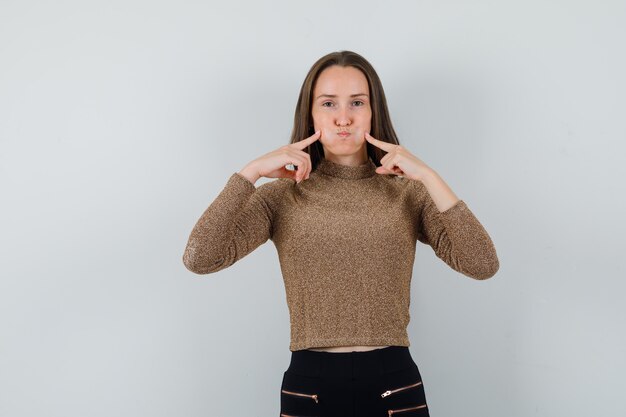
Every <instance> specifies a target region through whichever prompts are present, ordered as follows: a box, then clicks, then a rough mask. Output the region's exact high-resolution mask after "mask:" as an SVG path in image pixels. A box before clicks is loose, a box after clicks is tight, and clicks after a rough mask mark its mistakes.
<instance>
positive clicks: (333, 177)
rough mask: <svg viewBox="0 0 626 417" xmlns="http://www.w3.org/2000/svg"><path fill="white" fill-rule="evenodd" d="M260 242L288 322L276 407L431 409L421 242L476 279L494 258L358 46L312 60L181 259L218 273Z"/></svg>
mask: <svg viewBox="0 0 626 417" xmlns="http://www.w3.org/2000/svg"><path fill="white" fill-rule="evenodd" d="M289 165H293V166H295V168H292V169H288V168H287V167H288V166H289ZM260 177H267V178H277V180H275V181H271V182H267V183H265V184H262V185H260V186H259V187H256V186H255V185H254V184H255V183H256V181H257V180H258V179H259V178H260ZM268 239H271V240H272V241H273V242H274V244H275V245H276V248H277V251H278V256H279V261H280V267H281V272H282V275H283V280H284V283H285V291H286V299H287V304H288V307H289V314H290V325H291V343H290V346H289V349H290V351H291V361H290V364H289V367H288V368H287V370H286V371H285V372H284V374H283V380H282V386H281V392H280V395H281V396H280V398H281V411H280V412H281V416H282V417H291V416H294V417H300V416H318V417H320V416H342V417H346V416H358V417H368V416H371V417H376V416H378V417H383V416H391V415H396V414H397V415H399V416H402V417H404V416H407V417H408V416H428V415H429V411H428V406H427V403H426V398H425V391H424V384H423V382H422V378H421V375H420V372H419V370H418V367H417V365H416V363H415V362H414V361H413V359H412V357H411V354H410V353H409V349H408V347H409V345H410V344H409V338H408V335H407V330H406V329H407V325H408V323H409V303H410V282H411V276H412V271H413V262H414V258H415V249H416V244H417V241H418V240H419V241H420V242H421V243H424V244H427V245H429V246H431V247H432V249H433V251H434V253H435V254H436V256H438V257H439V258H440V259H442V260H443V261H444V262H446V263H447V264H448V265H449V266H450V267H451V268H453V269H454V270H456V271H458V272H460V273H462V274H464V275H466V276H468V277H471V278H474V279H480V280H482V279H486V278H490V277H492V276H493V275H494V274H495V273H496V272H497V270H498V268H499V262H498V257H497V254H496V251H495V247H494V245H493V242H492V240H491V238H490V237H489V235H488V233H487V232H486V230H485V229H484V228H483V226H482V225H481V223H480V222H479V221H478V219H477V218H476V217H475V216H474V214H473V213H472V211H471V210H470V209H469V207H468V206H467V205H466V203H465V202H464V201H463V200H460V199H459V198H457V196H456V195H455V194H454V193H453V192H452V190H451V189H450V187H448V185H447V184H446V183H445V182H444V181H443V179H442V178H441V177H440V176H439V175H438V174H437V173H436V172H435V171H434V170H433V169H432V168H431V167H429V166H428V165H426V164H425V163H424V162H423V161H421V160H420V159H419V158H417V157H416V156H415V155H413V154H412V153H411V152H409V150H408V149H406V148H405V147H403V146H401V145H400V144H399V142H398V139H397V137H396V134H395V131H394V129H393V127H392V124H391V119H390V117H389V112H388V109H387V103H386V99H385V94H384V91H383V87H382V84H381V82H380V80H379V78H378V75H377V74H376V71H374V68H373V67H372V66H371V65H370V63H369V62H368V61H367V60H365V59H364V58H363V57H362V56H360V55H358V54H356V53H354V52H350V51H341V52H334V53H330V54H328V55H326V56H324V57H322V58H320V59H319V60H318V61H317V62H316V63H315V64H314V65H313V66H312V67H311V69H310V71H309V73H308V74H307V76H306V78H305V80H304V83H303V85H302V88H301V90H300V96H299V99H298V103H297V106H296V111H295V120H294V127H293V131H292V136H291V142H290V143H289V144H287V145H284V146H281V147H280V148H278V149H276V150H274V151H272V152H269V153H267V154H265V155H263V156H261V157H259V158H257V159H255V160H253V161H251V162H250V163H248V164H247V165H246V166H245V167H244V168H243V169H242V170H241V171H239V172H235V173H233V174H232V175H231V176H230V178H229V179H228V181H227V183H226V185H225V186H224V188H223V190H222V191H221V192H220V194H219V195H218V196H217V197H216V199H215V200H214V201H213V202H212V203H211V205H210V206H209V207H208V208H207V209H206V211H205V212H204V213H203V214H202V216H201V217H200V219H199V220H198V221H197V223H196V225H195V226H194V228H193V230H192V232H191V235H190V236H189V241H188V243H187V247H186V249H185V252H184V255H183V262H184V264H185V266H186V267H187V268H188V269H189V270H190V271H193V272H195V273H198V274H208V273H214V272H217V271H220V270H222V269H224V268H227V267H229V266H231V265H232V264H233V263H235V262H237V261H238V260H239V259H241V258H243V257H244V256H246V255H247V254H249V253H250V252H252V251H253V250H254V249H256V248H257V247H258V246H260V245H261V244H263V243H264V242H266V241H267V240H268Z"/></svg>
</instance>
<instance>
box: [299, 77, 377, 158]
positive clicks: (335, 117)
mask: <svg viewBox="0 0 626 417" xmlns="http://www.w3.org/2000/svg"><path fill="white" fill-rule="evenodd" d="M311 115H312V117H313V125H314V128H315V130H316V131H317V130H321V136H320V139H319V140H320V142H322V145H323V147H324V152H325V154H326V155H328V152H330V153H332V154H334V155H344V156H345V155H351V154H357V153H361V152H363V149H364V147H365V146H366V141H365V132H370V128H371V122H372V108H371V107H370V97H369V86H368V84H367V78H365V75H364V74H363V73H362V72H361V71H360V70H358V69H357V68H354V67H342V66H339V65H333V66H331V67H328V68H326V69H325V70H324V71H322V72H321V74H320V75H319V76H318V78H317V82H316V83H315V86H314V88H313V101H312V106H311Z"/></svg>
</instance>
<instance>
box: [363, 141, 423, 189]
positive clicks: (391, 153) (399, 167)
mask: <svg viewBox="0 0 626 417" xmlns="http://www.w3.org/2000/svg"><path fill="white" fill-rule="evenodd" d="M365 140H367V141H368V142H369V143H371V144H372V145H374V146H376V147H377V148H380V149H382V150H383V151H385V152H387V154H386V155H385V156H383V157H382V158H381V159H380V163H381V166H379V167H377V168H376V172H377V173H379V174H394V175H401V176H403V177H406V178H409V179H412V180H420V181H421V180H422V178H424V177H425V176H426V175H427V174H428V173H429V172H432V168H430V167H429V166H428V165H426V164H425V163H424V162H423V161H422V160H420V159H419V158H417V157H416V156H415V155H413V154H412V153H411V152H409V151H408V150H407V149H406V148H404V147H403V146H402V145H394V144H393V143H389V142H383V141H382V140H378V139H376V138H374V137H373V136H372V135H370V134H369V133H367V132H365Z"/></svg>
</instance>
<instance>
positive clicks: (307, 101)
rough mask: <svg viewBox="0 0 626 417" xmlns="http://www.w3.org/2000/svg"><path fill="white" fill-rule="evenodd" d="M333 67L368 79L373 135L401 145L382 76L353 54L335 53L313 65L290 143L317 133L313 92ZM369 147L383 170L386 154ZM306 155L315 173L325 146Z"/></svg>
mask: <svg viewBox="0 0 626 417" xmlns="http://www.w3.org/2000/svg"><path fill="white" fill-rule="evenodd" d="M332 65H339V66H342V67H354V68H356V69H358V70H360V71H361V72H362V73H363V74H364V75H365V78H367V84H368V85H369V95H370V106H371V108H372V123H371V130H370V134H371V135H372V136H373V137H375V138H376V139H379V140H382V141H385V142H389V143H393V144H395V145H399V142H398V137H397V136H396V132H395V130H394V129H393V125H392V124H391V118H390V117H389V109H388V108H387V100H386V98H385V91H384V90H383V85H382V83H381V82H380V78H378V74H377V73H376V71H375V70H374V67H373V66H372V64H370V63H369V62H368V61H367V60H366V59H365V58H363V57H362V56H361V55H359V54H357V53H356V52H352V51H338V52H331V53H329V54H327V55H324V56H323V57H321V58H320V59H318V60H317V62H315V64H313V66H312V67H311V69H310V70H309V72H308V74H307V75H306V78H305V79H304V82H303V83H302V87H301V88H300V96H299V97H298V103H297V104H296V111H295V115H294V120H293V130H292V131H291V141H290V143H296V142H299V141H301V140H303V139H306V138H307V137H309V136H311V135H312V134H313V133H315V131H314V130H313V116H312V114H311V104H312V98H313V88H314V87H315V82H316V81H317V78H318V77H319V75H320V74H321V73H322V71H324V70H325V69H326V68H328V67H330V66H332ZM366 146H367V155H368V156H369V157H370V158H371V159H372V161H374V163H375V164H376V165H377V166H380V159H381V158H382V157H383V156H385V154H386V152H385V151H383V150H382V149H380V148H377V147H376V146H373V145H371V144H370V143H369V142H368V143H366ZM304 151H305V152H307V153H308V154H309V155H310V157H311V164H312V169H315V168H316V167H317V164H318V163H319V161H320V159H322V158H323V157H324V148H323V147H322V144H321V143H320V141H319V140H317V141H315V142H314V143H313V144H311V145H309V146H307V147H306V148H305V149H304Z"/></svg>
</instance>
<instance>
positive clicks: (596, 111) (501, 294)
mask: <svg viewBox="0 0 626 417" xmlns="http://www.w3.org/2000/svg"><path fill="white" fill-rule="evenodd" d="M624 21H626V6H625V3H624V2H623V1H606V0H605V1H594V2H592V1H571V0H570V1H565V0H563V1H549V0H547V1H546V0H542V1H539V0H524V1H486V0H483V1H471V2H469V1H441V0H438V1H405V2H399V1H398V2H387V3H384V2H381V1H364V0H360V1H343V2H331V1H317V2H300V1H281V2H256V1H247V2H243V1H231V2H225V1H221V2H213V1H154V0H153V1H137V0H124V1H87V2H85V1H75V0H74V1H55V2H52V1H9V0H0V210H1V216H0V274H1V279H0V416H2V417H5V416H6V417H39V416H47V417H56V416H59V417H61V416H63V417H70V416H72V417H73V416H76V417H78V416H90V417H110V416H120V417H136V416H150V417H161V416H162V417H165V416H185V417H194V416H198V417H200V416H219V417H229V416H255V417H256V416H259V417H265V416H272V415H278V411H279V403H280V394H279V388H280V384H281V378H282V374H283V372H284V371H285V370H286V368H287V366H288V363H289V358H290V352H289V350H288V345H289V336H290V335H289V316H288V309H287V305H286V299H285V292H284V284H283V281H282V276H281V274H280V269H279V263H278V257H277V253H276V249H275V247H274V246H273V244H272V243H271V242H270V241H268V242H267V243H266V244H264V245H262V246H261V247H259V248H258V249H257V250H256V251H254V252H253V253H251V254H250V255H248V256H247V257H246V258H244V259H242V260H240V261H239V262H238V263H236V264H235V265H233V266H232V267H230V268H228V269H226V270H223V271H220V272H219V273H216V274H211V275H203V276H201V275H195V274H193V273H191V272H189V271H187V270H186V269H185V267H184V265H183V263H182V254H183V250H184V248H185V245H186V242H187V238H188V236H189V233H190V232H191V229H192V227H193V225H194V224H195V222H196V220H197V219H198V217H199V216H200V215H201V214H202V212H203V211H204V209H205V208H206V207H207V206H208V205H209V204H210V203H211V201H212V200H213V199H214V198H215V197H216V196H217V194H218V193H219V192H220V191H221V189H222V188H223V186H224V185H225V183H226V180H227V179H228V177H229V176H230V175H231V174H232V173H233V172H236V171H238V170H240V169H241V168H242V167H243V166H244V165H245V164H246V163H248V162H249V161H251V160H252V159H254V158H257V157H258V156H260V155H262V154H265V153H267V152H269V151H271V150H273V149H275V148H278V147H279V146H281V145H283V144H286V143H288V141H289V135H290V132H291V127H292V121H293V113H294V108H295V104H296V99H297V95H298V91H299V88H300V86H301V83H302V81H303V79H304V76H305V74H306V72H307V71H308V70H309V68H310V66H311V65H312V64H313V62H315V60H317V59H318V58H319V57H321V56H322V55H325V54H326V53H328V52H331V51H337V50H342V49H349V50H353V51H355V52H358V53H360V54H362V55H363V56H365V57H366V58H367V59H368V60H369V61H370V62H371V63H372V64H373V65H374V67H375V68H376V70H377V71H378V73H379V75H380V77H381V79H382V81H383V85H384V87H385V91H386V93H387V99H388V103H389V107H390V111H391V117H392V120H393V123H394V126H395V128H396V130H397V132H398V135H399V137H400V143H401V144H403V145H405V146H406V147H407V148H408V149H409V150H410V151H411V152H412V153H413V154H415V155H416V156H418V157H419V158H420V159H422V160H423V161H425V162H426V163H427V164H428V165H429V166H431V167H432V168H433V169H435V170H436V171H437V172H438V173H439V174H440V175H441V176H442V177H443V178H444V179H445V180H446V182H447V183H448V184H449V185H450V187H451V188H452V189H453V190H454V191H455V193H456V194H457V195H458V196H459V197H460V198H462V199H463V200H465V201H466V203H467V204H468V206H469V207H470V208H471V209H472V210H473V212H474V213H475V214H476V216H477V217H478V218H479V220H480V221H481V222H482V224H483V225H484V226H485V228H486V229H487V230H488V232H489V233H490V235H491V237H492V239H493V241H494V243H495V245H496V248H497V252H498V256H499V259H500V264H501V266H500V270H499V271H498V273H497V274H496V276H494V277H493V278H492V279H490V280H487V281H475V280H472V279H470V278H468V277H465V276H463V275H461V274H459V273H457V272H455V271H453V270H452V269H451V268H449V267H448V266H447V265H445V264H444V263H443V262H442V261H441V260H439V259H438V258H436V256H435V255H434V252H433V251H432V249H431V248H430V247H429V246H425V245H422V244H420V245H418V248H417V254H416V261H415V268H414V275H413V281H412V288H411V290H412V294H411V296H412V301H411V310H410V313H411V323H410V326H409V329H408V331H409V336H410V339H411V346H410V351H411V354H412V355H413V357H414V359H415V361H416V363H417V364H418V366H419V367H420V370H421V372H422V376H423V378H424V385H425V389H426V395H427V399H428V402H429V406H430V413H431V416H432V417H452V416H465V417H474V416H475V417H478V416H480V417H486V416H491V417H503V416H506V417H528V416H541V417H548V416H555V417H556V416H569V417H574V416H589V415H598V416H604V417H610V416H616V417H617V416H623V415H626V403H625V402H624V401H623V387H624V381H623V374H624V371H626V366H625V365H626V364H625V361H626V360H625V357H626V337H625V332H624V323H625V321H626V320H625V319H626V307H625V305H624V302H623V298H624V292H625V290H626V285H625V284H624V267H623V265H624V264H623V260H624V253H623V252H624V249H625V245H624V236H625V232H626V230H625V229H626V228H625V222H624V218H623V214H624V212H625V208H626V207H625V198H624V185H623V180H624V178H626V175H625V174H626V172H625V171H626V169H625V167H624V160H625V159H624V151H626V146H625V144H624V143H625V140H626V128H625V125H624V116H625V114H626V112H625V110H626V106H625V99H624V97H626V88H625V87H626V83H625V81H624V74H626V60H625V58H624V53H623V51H624V49H623V48H624V39H626V29H625V26H624ZM264 180H267V179H261V180H259V182H258V183H257V185H260V184H262V183H263V182H264Z"/></svg>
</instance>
